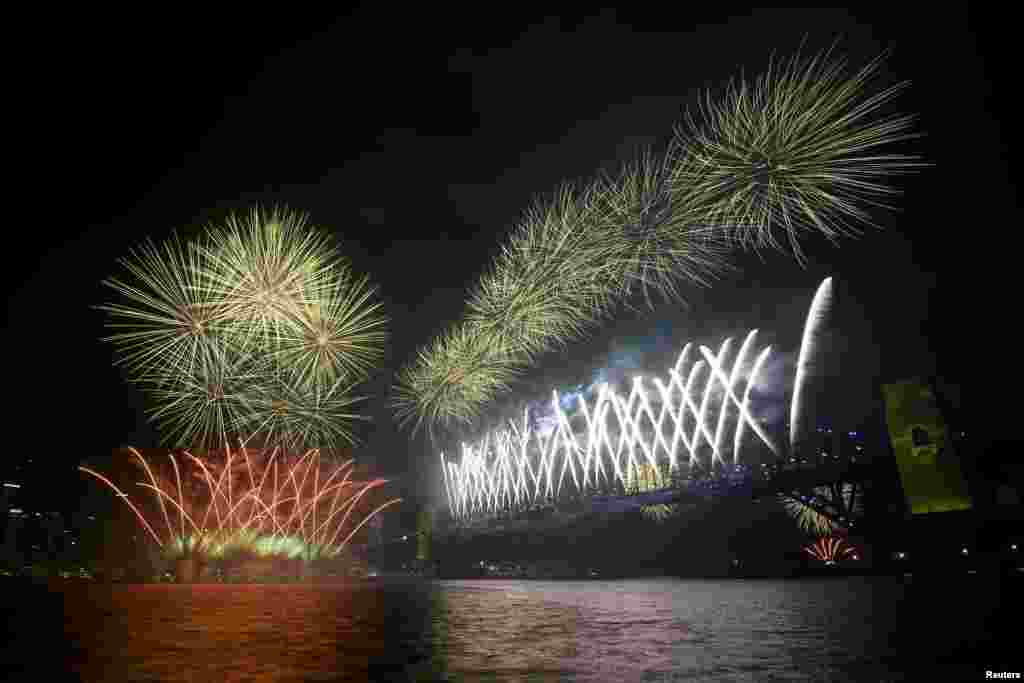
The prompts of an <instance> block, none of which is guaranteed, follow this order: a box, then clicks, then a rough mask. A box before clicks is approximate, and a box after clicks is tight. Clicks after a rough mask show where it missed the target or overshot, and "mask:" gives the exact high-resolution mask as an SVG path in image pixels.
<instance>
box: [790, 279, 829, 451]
mask: <svg viewBox="0 0 1024 683" xmlns="http://www.w3.org/2000/svg"><path fill="white" fill-rule="evenodd" d="M831 307H832V278H830V277H827V278H825V280H824V281H823V282H822V283H821V284H820V285H818V291H817V292H815V293H814V299H813V300H812V301H811V309H810V310H809V311H808V312H807V319H806V320H805V321H804V333H803V337H802V338H801V341H800V356H799V358H798V360H797V365H796V379H795V381H794V382H793V398H792V400H791V402H790V403H791V405H790V416H789V445H790V448H791V449H795V448H796V445H797V439H798V438H799V437H800V436H801V431H800V424H801V422H802V418H803V401H802V394H803V387H804V383H805V381H806V375H807V371H808V369H809V367H810V363H811V358H812V357H813V356H814V348H815V344H814V342H815V340H816V338H817V337H818V336H819V335H820V331H819V330H820V328H821V326H822V325H823V324H824V322H825V317H826V316H827V315H828V312H829V309H831Z"/></svg>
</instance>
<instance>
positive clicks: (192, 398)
mask: <svg viewBox="0 0 1024 683" xmlns="http://www.w3.org/2000/svg"><path fill="white" fill-rule="evenodd" d="M119 263H120V265H121V266H122V267H123V269H124V270H125V271H126V277H112V278H109V279H107V280H105V281H104V284H105V285H106V286H108V287H110V288H112V289H113V290H115V292H116V293H117V294H118V295H119V298H120V300H119V301H118V302H116V303H111V304H107V305H102V306H99V307H98V308H99V309H100V310H103V311H104V312H106V313H107V315H108V320H107V326H108V328H110V329H111V330H112V334H111V335H110V336H108V337H106V338H105V339H106V340H107V341H110V342H112V343H113V344H114V346H115V349H116V351H117V354H118V360H117V361H116V362H117V363H119V364H121V365H122V366H123V367H124V368H125V370H126V372H127V374H128V376H129V378H130V379H131V380H132V381H134V382H136V383H138V384H140V386H141V387H142V388H143V389H144V390H145V391H147V392H148V394H149V396H150V398H151V399H153V403H154V404H155V405H153V406H151V407H149V408H148V409H147V412H148V413H149V417H150V419H151V420H153V421H154V422H156V423H157V424H158V426H159V428H160V432H161V436H162V437H163V438H164V440H165V441H166V442H168V443H170V444H171V445H172V446H175V447H179V448H188V447H210V448H213V449H222V448H224V447H226V446H228V445H230V444H231V443H234V442H235V441H236V440H237V439H243V440H247V441H248V440H253V442H254V443H255V442H257V441H261V440H262V441H264V443H263V445H265V446H272V445H274V444H273V440H274V439H279V440H280V442H279V444H278V445H281V446H283V447H285V448H286V449H288V450H304V449H306V448H310V447H316V448H325V449H330V448H332V446H333V444H335V443H336V442H339V441H341V442H346V443H351V442H352V440H353V437H352V434H351V432H350V431H349V429H348V425H349V424H350V423H351V422H352V421H353V420H354V419H356V417H357V416H356V415H354V414H353V413H352V412H351V411H349V410H348V407H349V406H350V405H351V404H352V403H354V402H356V401H358V400H360V399H359V398H355V397H352V396H351V395H350V393H351V391H352V389H353V387H354V386H355V385H356V384H357V383H358V382H360V381H363V380H365V379H366V378H367V376H368V373H369V370H370V368H371V367H372V366H373V365H374V364H375V363H376V362H377V361H378V360H379V359H380V358H381V357H382V345H383V343H384V341H385V339H386V336H387V335H386V332H385V329H384V325H385V323H386V316H384V315H383V313H382V311H381V303H380V302H379V301H376V300H375V299H374V294H375V291H376V290H375V288H374V287H373V286H372V285H370V284H369V281H368V280H367V278H365V277H359V276H357V275H356V274H355V273H354V272H353V269H352V267H351V265H350V264H349V263H348V261H346V260H345V259H344V258H343V257H342V256H341V255H340V254H339V252H338V250H337V248H336V247H334V246H333V245H332V244H331V239H330V237H329V235H328V233H326V232H324V231H322V230H320V229H318V228H314V227H312V226H309V225H308V224H307V217H306V216H305V215H304V214H300V213H295V212H291V211H288V210H286V209H274V210H272V211H269V212H267V211H262V210H260V209H258V208H257V209H253V210H252V211H251V212H249V214H248V215H246V216H241V217H239V216H236V215H231V216H229V217H228V218H227V220H226V223H225V225H223V226H208V228H207V230H206V232H205V234H204V235H203V236H202V237H201V238H199V239H197V240H193V241H191V242H188V243H182V242H181V241H180V240H179V239H178V238H177V237H174V238H172V239H171V240H169V241H168V242H166V243H165V244H163V245H161V246H157V245H155V244H153V243H151V242H147V243H145V244H143V245H142V246H141V247H139V248H138V249H136V250H133V251H132V252H130V255H129V257H128V258H125V259H121V260H120V262H119ZM261 430H267V431H266V432H264V433H260V432H261Z"/></svg>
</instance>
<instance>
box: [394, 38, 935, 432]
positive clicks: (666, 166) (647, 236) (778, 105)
mask: <svg viewBox="0 0 1024 683" xmlns="http://www.w3.org/2000/svg"><path fill="white" fill-rule="evenodd" d="M883 56H884V55H883ZM881 63H882V57H879V58H878V59H875V60H873V61H871V62H870V63H869V64H868V65H867V66H865V67H864V68H863V69H861V70H860V71H858V72H856V73H853V74H849V73H848V72H847V69H846V66H845V64H844V63H843V62H842V60H839V59H836V58H835V57H834V56H833V54H832V51H831V50H829V51H826V52H824V53H822V54H820V55H818V56H815V57H812V58H810V59H804V58H803V57H801V56H800V55H797V56H796V57H794V58H793V59H791V60H789V61H788V62H785V63H775V62H772V63H770V65H769V68H768V70H767V71H766V72H765V73H764V74H763V75H762V76H760V77H759V78H756V79H754V80H753V81H745V80H741V81H739V82H738V83H731V84H730V85H729V87H728V88H726V90H725V92H724V93H723V94H721V95H720V96H719V97H717V98H716V97H712V95H711V94H710V93H708V94H707V96H706V97H705V98H704V101H703V102H702V103H701V105H700V107H699V110H698V111H697V112H696V113H695V114H690V113H688V114H687V115H686V117H685V118H684V120H683V121H682V123H681V124H680V125H679V126H678V127H677V128H676V130H675V137H674V139H673V141H672V143H671V145H670V148H669V150H668V151H667V152H666V154H665V155H664V156H663V157H658V156H656V155H652V154H651V153H650V152H645V153H644V154H642V155H641V156H640V158H639V159H638V160H636V161H635V162H634V163H632V164H629V165H627V166H626V167H625V168H624V169H623V170H622V172H621V174H619V175H618V176H616V177H608V176H601V177H599V178H598V179H597V180H595V181H594V182H593V183H591V184H590V185H587V186H582V187H579V188H573V187H568V186H567V187H565V188H562V189H560V190H559V191H558V192H556V193H555V197H554V199H552V200H550V201H548V202H547V203H546V204H545V203H544V202H541V203H539V204H538V206H536V207H534V208H532V209H531V210H529V211H527V213H526V216H525V218H524V220H523V222H522V225H521V226H520V227H519V228H517V229H516V230H515V231H513V233H512V234H511V235H510V236H509V238H508V240H507V241H506V243H505V244H504V245H503V248H502V252H501V254H500V255H499V257H498V258H497V259H496V260H495V262H494V264H493V266H492V268H491V269H489V270H488V271H487V273H485V275H484V276H483V277H482V278H481V280H480V282H479V284H478V285H477V287H476V288H475V289H474V290H473V294H472V296H471V299H470V302H469V303H468V304H467V313H466V315H465V316H464V318H463V320H462V321H461V322H460V323H458V324H457V325H456V326H455V328H454V329H456V330H457V331H458V332H459V334H463V333H465V334H468V335H469V336H470V337H479V338H480V339H482V340H484V341H482V342H480V343H481V345H482V346H484V347H486V348H488V349H490V351H489V353H490V354H491V356H490V357H489V358H488V361H489V362H482V361H481V354H479V353H459V352H458V351H456V352H455V353H454V354H453V353H451V351H452V349H450V348H444V347H445V344H443V343H439V342H438V341H437V340H435V343H434V344H432V345H431V346H429V347H428V348H427V349H425V350H424V351H423V352H421V353H420V354H419V356H418V357H417V358H416V359H415V360H414V361H413V362H412V363H411V364H410V365H409V366H407V367H406V368H404V369H403V371H402V372H401V373H400V374H399V377H398V381H397V384H396V387H395V389H396V395H397V396H398V397H399V400H398V401H396V412H397V415H398V416H399V418H400V419H401V420H402V423H403V425H406V424H411V425H412V426H413V429H414V431H415V430H417V429H418V428H419V427H420V426H422V425H424V424H425V425H426V426H427V427H428V430H430V434H431V436H432V438H433V437H434V432H433V431H432V430H433V428H434V427H441V428H445V429H448V428H451V427H452V426H455V425H460V426H467V425H469V424H470V423H471V422H472V421H473V420H474V419H475V418H476V417H478V416H479V415H480V413H481V411H482V410H483V407H484V405H485V404H487V403H489V402H490V401H491V400H493V399H494V398H495V397H496V396H497V395H498V394H500V393H504V392H507V391H509V390H510V389H511V384H510V383H511V381H512V380H513V379H514V378H515V377H516V375H517V374H518V373H519V372H521V371H522V370H523V369H524V368H525V367H527V366H529V365H530V364H531V363H533V362H534V361H535V360H536V358H537V356H538V355H539V354H540V353H543V352H545V351H547V350H549V349H551V348H553V347H557V346H564V345H565V344H566V343H568V342H569V341H572V340H575V339H578V338H580V337H581V336H583V335H585V334H586V333H587V332H588V331H589V330H592V329H593V328H594V327H595V326H596V325H597V324H598V323H599V322H600V321H601V320H603V319H605V318H606V317H607V316H608V314H609V313H610V311H611V310H613V308H614V307H617V306H622V305H629V296H630V294H631V292H633V291H635V290H637V289H639V290H642V292H643V295H644V297H645V298H647V300H648V302H650V296H649V294H650V292H656V293H658V294H661V295H663V296H664V297H665V298H667V299H669V300H678V299H679V296H680V290H679V288H678V287H677V285H680V284H684V285H708V284H709V283H710V282H711V279H712V278H713V276H714V275H715V274H716V273H718V272H720V271H722V270H724V269H726V268H727V267H728V266H727V262H726V257H727V256H728V255H729V252H730V250H733V249H735V248H740V249H747V248H753V249H760V248H764V247H770V248H778V249H788V250H789V251H791V252H792V253H793V255H794V256H795V258H796V259H797V261H798V262H801V263H803V262H804V260H805V257H804V253H803V249H802V247H801V240H802V239H803V238H804V237H805V236H806V235H808V234H818V235H823V236H824V237H826V238H827V239H829V240H832V241H835V240H837V239H838V238H839V237H840V236H843V235H851V236H852V235H856V234H859V228H858V226H859V225H874V224H873V223H872V220H871V215H870V214H869V210H873V209H875V208H891V207H888V206H887V205H886V204H885V203H884V202H883V201H882V200H885V199H886V197H889V196H892V195H895V194H897V193H898V190H897V189H895V188H894V187H892V186H891V185H890V184H888V182H887V181H888V178H890V177H895V176H898V175H902V174H906V173H910V172H913V171H916V170H917V169H919V168H921V167H923V166H926V165H927V164H925V163H923V162H921V161H919V159H918V157H916V156H913V155H907V154H903V153H900V150H899V145H902V144H903V143H905V142H906V141H908V140H910V139H913V138H916V137H919V135H918V134H917V133H914V132H913V131H912V130H911V126H912V122H913V117H911V116H888V115H886V114H885V112H884V108H885V107H887V106H888V104H889V103H890V102H891V101H892V100H893V99H894V98H895V97H896V96H897V95H898V94H899V93H900V92H901V91H902V90H903V88H904V87H905V86H906V83H899V84H897V85H894V86H891V87H886V88H883V89H881V90H880V91H879V92H876V93H874V94H872V93H871V92H870V90H869V86H870V85H871V83H872V81H873V80H874V79H875V77H876V76H878V75H879V71H880V66H881ZM779 232H781V233H782V234H784V235H785V238H786V239H785V241H780V239H779V238H778V236H777V233H779ZM784 242H785V243H784ZM451 333H452V332H451V331H448V332H445V333H443V334H442V335H440V337H438V340H444V339H445V338H446V336H447V335H450V334H451ZM464 346H471V344H469V343H464ZM482 355H483V356H484V357H487V355H488V354H487V353H484V354H482ZM456 369H457V370H456ZM716 431H717V430H716ZM701 437H703V435H701Z"/></svg>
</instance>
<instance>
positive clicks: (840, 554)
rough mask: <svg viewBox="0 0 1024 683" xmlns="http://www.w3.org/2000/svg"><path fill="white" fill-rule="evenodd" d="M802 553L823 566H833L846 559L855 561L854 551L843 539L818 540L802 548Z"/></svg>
mask: <svg viewBox="0 0 1024 683" xmlns="http://www.w3.org/2000/svg"><path fill="white" fill-rule="evenodd" d="M804 552H806V553H807V554H808V555H810V556H811V557H813V558H814V559H816V560H821V561H822V562H824V563H825V564H835V563H836V562H838V561H839V560H845V559H847V558H849V559H852V560H856V559H857V551H856V549H855V548H853V547H852V546H850V545H848V544H847V543H846V541H845V540H844V539H842V538H835V537H827V538H819V539H818V540H817V541H815V542H814V543H813V544H812V545H809V546H807V547H806V548H804Z"/></svg>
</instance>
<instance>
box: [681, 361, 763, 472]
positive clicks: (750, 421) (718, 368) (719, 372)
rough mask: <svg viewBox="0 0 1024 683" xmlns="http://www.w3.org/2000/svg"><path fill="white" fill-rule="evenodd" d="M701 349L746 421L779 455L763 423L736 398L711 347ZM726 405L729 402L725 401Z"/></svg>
mask: <svg viewBox="0 0 1024 683" xmlns="http://www.w3.org/2000/svg"><path fill="white" fill-rule="evenodd" d="M700 351H701V353H703V354H704V357H705V358H707V359H708V365H709V366H710V367H711V369H712V371H713V372H714V373H715V376H716V377H718V381H719V382H720V383H721V384H722V385H723V386H724V387H725V392H726V394H727V395H728V396H729V398H731V399H732V400H733V402H734V403H735V404H736V407H737V408H739V409H740V414H741V415H743V418H744V420H745V421H746V423H747V424H749V425H750V426H751V428H752V429H753V430H754V431H755V432H757V435H758V436H759V437H761V440H762V441H764V442H765V443H766V444H767V445H768V448H770V449H771V450H772V453H774V454H775V455H778V454H779V449H778V447H777V446H776V445H775V442H774V441H772V438H771V437H770V436H768V433H767V432H765V431H764V429H762V428H761V425H759V424H758V423H757V420H755V419H754V418H753V417H751V415H750V413H749V412H748V411H747V407H746V406H745V405H744V404H743V403H742V402H741V401H740V400H739V399H738V398H736V394H735V393H733V386H732V385H731V384H729V380H728V378H727V377H726V376H725V373H723V372H722V369H721V366H720V365H719V363H718V360H717V359H716V358H715V356H714V355H712V353H711V349H709V348H708V347H706V346H702V347H700ZM748 386H749V385H748ZM724 405H728V404H727V403H725V404H724ZM723 407H724V406H723Z"/></svg>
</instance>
